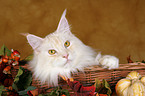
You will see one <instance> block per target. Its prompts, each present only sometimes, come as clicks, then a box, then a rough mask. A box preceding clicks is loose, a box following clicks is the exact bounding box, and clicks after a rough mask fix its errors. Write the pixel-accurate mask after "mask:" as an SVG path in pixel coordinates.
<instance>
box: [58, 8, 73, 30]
mask: <svg viewBox="0 0 145 96" xmlns="http://www.w3.org/2000/svg"><path fill="white" fill-rule="evenodd" d="M65 15H66V9H65V10H64V12H63V14H62V16H61V19H60V21H59V24H58V27H57V30H56V31H57V32H69V31H70V26H69V24H68V21H67V19H66V17H65Z"/></svg>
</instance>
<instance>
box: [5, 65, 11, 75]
mask: <svg viewBox="0 0 145 96" xmlns="http://www.w3.org/2000/svg"><path fill="white" fill-rule="evenodd" d="M10 69H11V67H10V66H7V67H5V68H4V70H3V73H5V74H9V73H10Z"/></svg>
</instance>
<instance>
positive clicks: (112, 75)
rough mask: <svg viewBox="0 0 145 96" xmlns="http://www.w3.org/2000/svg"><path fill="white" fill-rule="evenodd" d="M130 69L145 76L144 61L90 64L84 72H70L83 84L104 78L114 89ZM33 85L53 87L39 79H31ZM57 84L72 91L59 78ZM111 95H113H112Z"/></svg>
mask: <svg viewBox="0 0 145 96" xmlns="http://www.w3.org/2000/svg"><path fill="white" fill-rule="evenodd" d="M131 71H137V72H139V73H140V74H141V75H142V76H145V63H140V62H137V63H128V64H120V67H119V68H118V69H112V70H108V69H103V68H101V67H99V66H92V67H87V68H85V70H84V72H78V73H75V74H72V77H73V78H74V80H77V81H79V82H81V83H82V84H83V85H84V86H90V85H93V84H94V83H95V79H96V78H98V79H99V80H102V79H105V80H106V81H107V82H108V83H109V84H110V86H111V89H112V90H114V88H115V85H116V83H117V82H118V81H119V80H120V79H122V78H125V77H126V76H127V74H128V73H129V72H131ZM32 85H33V86H36V87H39V88H41V89H49V90H47V92H50V91H51V90H52V89H53V88H49V87H48V86H47V84H41V83H40V81H39V80H36V79H34V80H33V84H32ZM59 85H60V86H62V88H64V89H67V90H69V92H70V94H73V93H74V92H73V91H72V90H71V89H70V88H69V87H68V85H67V83H66V82H65V81H63V80H60V82H59ZM112 96H113V95H112Z"/></svg>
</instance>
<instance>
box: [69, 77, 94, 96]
mask: <svg viewBox="0 0 145 96" xmlns="http://www.w3.org/2000/svg"><path fill="white" fill-rule="evenodd" d="M68 85H69V86H70V88H71V89H72V90H73V91H74V92H75V94H76V96H93V95H94V92H95V89H96V88H95V87H94V86H87V87H84V86H83V85H82V84H81V83H80V82H79V81H70V80H69V79H68Z"/></svg>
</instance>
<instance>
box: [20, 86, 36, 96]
mask: <svg viewBox="0 0 145 96" xmlns="http://www.w3.org/2000/svg"><path fill="white" fill-rule="evenodd" d="M34 89H36V87H34V86H29V87H28V88H27V89H25V90H23V91H19V92H18V93H19V95H27V92H28V91H31V90H34Z"/></svg>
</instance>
